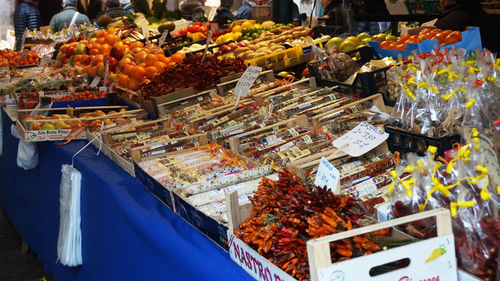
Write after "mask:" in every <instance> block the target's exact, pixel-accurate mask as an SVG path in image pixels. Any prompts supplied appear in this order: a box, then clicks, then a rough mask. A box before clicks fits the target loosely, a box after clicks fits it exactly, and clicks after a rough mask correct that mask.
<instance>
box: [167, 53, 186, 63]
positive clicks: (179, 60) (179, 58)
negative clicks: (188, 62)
mask: <svg viewBox="0 0 500 281" xmlns="http://www.w3.org/2000/svg"><path fill="white" fill-rule="evenodd" d="M184 57H185V56H184V55H183V54H182V53H175V54H173V55H172V56H171V57H170V61H173V62H176V63H182V61H183V60H184Z"/></svg>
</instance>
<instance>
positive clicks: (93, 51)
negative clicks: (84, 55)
mask: <svg viewBox="0 0 500 281" xmlns="http://www.w3.org/2000/svg"><path fill="white" fill-rule="evenodd" d="M99 51H100V50H99V48H98V47H96V46H94V47H92V49H89V55H97V54H99Z"/></svg>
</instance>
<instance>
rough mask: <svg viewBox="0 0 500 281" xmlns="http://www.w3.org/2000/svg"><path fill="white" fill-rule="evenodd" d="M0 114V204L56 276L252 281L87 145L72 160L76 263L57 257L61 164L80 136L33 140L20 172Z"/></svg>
mask: <svg viewBox="0 0 500 281" xmlns="http://www.w3.org/2000/svg"><path fill="white" fill-rule="evenodd" d="M2 120H3V122H2V123H3V124H2V126H3V129H4V133H3V156H1V157H0V173H1V174H0V176H1V181H0V203H1V204H2V206H3V207H4V209H5V212H6V213H7V216H8V217H9V218H10V220H11V221H12V223H13V224H14V226H15V228H16V229H17V231H18V232H19V233H20V234H21V236H22V238H23V240H24V241H25V242H26V243H28V244H29V246H30V247H31V249H33V251H35V252H36V253H37V254H38V256H39V259H40V260H41V261H42V262H43V263H44V264H45V270H46V271H48V272H50V273H51V274H52V275H53V277H54V279H55V280H60V281H69V280H85V281H93V280H99V281H101V280H106V281H111V280H121V281H125V280H134V281H135V280H147V281H152V280H155V281H156V280H169V281H178V280H179V281H181V280H192V281H194V280H230V281H236V280H253V279H252V278H251V277H250V276H249V275H247V274H246V273H245V272H244V271H243V270H242V269H241V268H240V267H238V266H237V265H236V264H235V263H233V262H232V261H231V259H230V257H229V255H228V254H227V253H225V252H224V251H223V250H222V249H220V248H219V247H218V246H216V245H215V244H214V243H213V242H211V241H210V240H208V239H207V238H206V237H205V236H203V235H202V234H200V233H199V232H198V231H197V230H196V229H194V228H193V227H192V226H191V225H189V224H187V223H186V222H185V221H183V220H182V219H181V218H180V217H178V216H177V215H176V214H174V213H173V212H172V211H170V210H169V209H168V208H166V207H165V206H164V205H163V204H162V203H161V202H160V201H159V200H158V199H156V198H155V197H154V196H153V195H152V194H150V193H149V192H148V191H146V190H145V189H144V188H143V187H142V186H141V185H140V184H139V183H138V182H137V181H136V180H135V179H134V178H133V177H131V176H130V175H128V174H127V173H126V172H125V171H123V170H122V169H121V168H119V167H118V166H116V165H115V164H114V163H113V162H112V161H111V160H109V159H108V158H107V157H106V156H104V155H102V154H101V155H99V156H96V152H97V150H96V149H95V148H94V147H93V146H89V148H88V149H86V150H85V151H84V152H82V153H81V154H80V156H78V157H77V158H76V160H75V168H76V169H78V170H79V171H80V172H81V173H82V178H83V180H82V193H81V216H82V224H81V227H82V237H83V241H82V248H83V249H82V250H83V265H82V266H80V267H76V268H68V267H65V266H62V265H61V264H60V263H57V250H56V248H57V237H58V231H59V183H60V179H61V165H62V164H70V163H71V157H72V155H73V154H74V153H75V152H76V151H78V150H79V149H80V148H82V147H83V146H84V145H85V144H86V141H73V142H71V143H70V144H68V145H65V146H59V145H58V143H55V142H45V143H39V144H38V147H39V151H40V162H39V164H38V167H37V168H36V169H33V170H29V171H24V170H23V169H21V168H18V167H17V166H16V155H17V144H18V140H17V139H15V138H14V137H12V135H11V134H10V125H11V123H12V122H11V121H10V119H9V118H8V117H7V115H6V114H5V112H4V111H3V110H2Z"/></svg>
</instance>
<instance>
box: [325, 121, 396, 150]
mask: <svg viewBox="0 0 500 281" xmlns="http://www.w3.org/2000/svg"><path fill="white" fill-rule="evenodd" d="M388 137H389V134H388V133H386V132H384V131H382V130H380V129H378V128H376V127H374V126H372V125H371V124H369V123H367V122H362V123H361V124H359V125H358V126H356V127H355V128H354V129H352V130H351V131H350V132H348V133H347V134H345V135H343V136H341V137H340V138H338V139H336V140H334V141H333V146H335V147H337V148H343V149H342V151H343V152H345V153H347V154H349V155H350V156H353V157H359V156H361V155H363V154H365V153H367V152H368V151H370V150H372V149H374V148H375V147H377V146H379V145H380V144H381V143H383V142H384V141H385V140H386V139H387V138H388Z"/></svg>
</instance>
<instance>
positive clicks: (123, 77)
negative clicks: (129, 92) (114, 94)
mask: <svg viewBox="0 0 500 281" xmlns="http://www.w3.org/2000/svg"><path fill="white" fill-rule="evenodd" d="M128 79H129V78H128V75H127V74H122V75H120V80H119V83H120V86H122V87H127V82H128Z"/></svg>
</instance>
